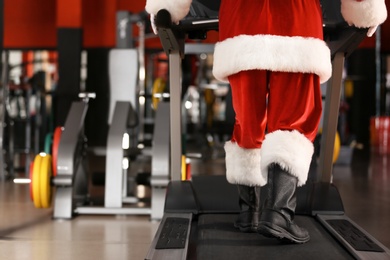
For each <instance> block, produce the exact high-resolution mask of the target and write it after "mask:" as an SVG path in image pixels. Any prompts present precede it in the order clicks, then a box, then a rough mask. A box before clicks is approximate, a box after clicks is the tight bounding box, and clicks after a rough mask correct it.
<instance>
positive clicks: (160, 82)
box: [152, 78, 166, 110]
mask: <svg viewBox="0 0 390 260" xmlns="http://www.w3.org/2000/svg"><path fill="white" fill-rule="evenodd" d="M165 87H166V83H165V80H164V79H162V78H157V79H156V80H155V81H154V83H153V88H152V106H153V109H154V110H156V109H157V107H158V103H159V102H160V100H162V94H163V92H164V90H165Z"/></svg>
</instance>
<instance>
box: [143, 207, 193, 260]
mask: <svg viewBox="0 0 390 260" xmlns="http://www.w3.org/2000/svg"><path fill="white" fill-rule="evenodd" d="M172 218H175V219H185V220H187V221H188V224H187V227H186V230H187V232H186V234H185V241H183V242H184V247H183V248H173V249H171V248H167V249H156V246H157V243H158V241H159V239H160V236H161V234H162V232H164V231H163V229H164V227H165V223H166V221H167V219H172ZM187 221H186V222H187ZM191 222H192V214H191V213H180V214H178V213H165V214H164V218H163V219H162V221H161V223H160V225H159V227H158V230H157V232H156V235H155V237H154V239H153V241H152V244H151V246H150V249H149V252H148V254H147V255H146V257H145V260H152V259H154V260H157V259H158V260H172V259H175V260H185V259H187V252H188V242H189V236H190V233H191Z"/></svg>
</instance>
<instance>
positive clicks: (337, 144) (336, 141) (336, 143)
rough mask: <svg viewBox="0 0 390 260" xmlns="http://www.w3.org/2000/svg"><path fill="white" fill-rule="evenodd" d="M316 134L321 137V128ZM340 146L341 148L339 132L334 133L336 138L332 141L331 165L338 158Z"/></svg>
mask: <svg viewBox="0 0 390 260" xmlns="http://www.w3.org/2000/svg"><path fill="white" fill-rule="evenodd" d="M318 133H319V134H320V135H322V128H320V129H319V130H318ZM340 146H341V141H340V135H339V132H336V136H335V139H334V148H333V158H332V162H333V163H335V162H336V161H337V159H338V158H339V154H340Z"/></svg>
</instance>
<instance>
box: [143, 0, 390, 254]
mask: <svg viewBox="0 0 390 260" xmlns="http://www.w3.org/2000/svg"><path fill="white" fill-rule="evenodd" d="M215 2H216V1H215ZM215 2H214V3H215ZM193 3H195V4H196V7H197V8H199V7H202V5H205V6H207V3H206V2H205V1H202V3H200V1H199V2H197V1H194V2H193ZM321 4H322V9H323V13H324V33H325V40H326V41H327V43H328V45H329V46H330V48H331V54H332V62H333V74H332V78H331V80H330V86H329V87H328V89H327V91H328V93H327V95H326V96H327V99H326V104H325V111H324V121H325V123H324V126H325V127H324V131H323V137H322V143H321V153H320V163H319V172H318V175H319V178H318V182H313V183H308V184H306V185H305V186H303V187H300V188H299V189H298V194H297V198H298V206H297V209H296V215H297V216H296V218H295V222H296V223H297V224H298V225H302V226H305V228H307V229H308V230H309V233H310V236H311V240H310V242H308V243H306V244H303V245H294V246H292V245H290V244H281V243H280V242H279V241H277V240H276V239H268V238H265V237H263V236H260V235H258V234H248V233H241V232H239V231H238V230H236V229H235V228H234V227H233V222H234V219H235V218H236V215H237V213H238V212H239V208H238V203H237V204H236V203H235V202H237V201H238V195H237V190H236V188H235V187H234V186H233V185H230V184H228V183H227V181H226V179H225V176H198V177H196V178H195V176H194V177H193V180H192V182H187V181H184V182H182V181H180V177H179V176H180V154H181V153H180V149H181V140H180V138H173V137H175V136H180V109H177V107H179V104H180V98H179V97H177V96H176V94H175V93H180V59H181V57H182V56H183V55H184V52H183V50H184V37H185V35H186V34H189V32H191V34H192V35H194V34H196V35H204V32H205V31H207V30H211V29H216V28H218V21H215V18H211V19H207V17H204V15H203V17H202V18H196V17H192V18H189V19H184V20H183V21H182V22H180V24H179V25H174V24H172V22H171V20H170V14H169V13H168V12H167V11H165V10H161V11H160V12H159V13H158V14H157V16H156V24H157V26H158V31H159V36H160V39H161V41H162V45H163V47H164V50H165V51H166V52H167V53H168V54H169V60H170V83H171V86H170V90H171V110H170V116H171V125H170V128H171V129H170V136H171V139H170V142H171V151H170V154H171V158H170V159H171V168H170V174H171V179H172V181H171V182H170V184H169V186H168V190H167V196H166V202H165V209H164V218H163V220H162V222H161V224H160V226H159V229H158V231H157V233H156V236H155V238H154V240H153V242H152V244H151V247H150V250H149V252H148V253H147V255H146V257H145V259H258V257H261V258H264V259H282V258H294V257H295V258H300V259H301V258H305V259H352V258H357V259H389V258H390V250H389V249H388V248H386V247H385V246H384V245H382V244H381V243H380V242H379V241H377V240H376V239H375V238H373V237H372V236H371V235H369V234H368V233H367V232H366V231H364V230H362V229H361V228H360V227H359V226H358V225H356V223H354V222H353V221H352V220H351V219H349V218H348V217H347V216H346V215H345V213H344V209H343V205H342V201H341V198H340V195H339V193H338V191H337V188H336V187H335V186H333V185H332V184H331V177H332V160H333V146H334V143H335V142H334V141H335V140H334V138H335V134H336V126H337V115H338V107H339V101H340V87H341V79H342V69H343V65H344V59H345V57H346V56H347V55H348V54H349V53H351V52H352V51H353V50H354V49H355V48H356V47H357V45H358V44H359V43H360V42H361V40H362V39H363V38H365V37H366V32H367V31H366V30H362V29H356V28H352V27H348V26H346V25H345V23H344V22H343V20H342V17H341V14H340V2H339V1H325V0H324V1H321ZM191 10H194V8H191ZM206 11H208V10H207V9H206ZM214 11H215V12H218V9H214ZM215 12H214V13H215ZM194 20H197V21H198V22H199V23H196V22H194ZM208 21H210V23H208ZM196 30H199V31H200V33H196V32H194V31H196ZM177 111H179V112H177ZM262 191H264V189H262ZM302 223H304V224H302ZM319 252H320V253H319Z"/></svg>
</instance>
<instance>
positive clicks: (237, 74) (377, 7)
mask: <svg viewBox="0 0 390 260" xmlns="http://www.w3.org/2000/svg"><path fill="white" fill-rule="evenodd" d="M341 2H342V14H343V16H344V19H345V20H346V21H347V22H348V23H349V24H351V25H355V26H357V27H364V28H369V27H372V28H375V26H377V25H379V24H381V23H382V22H383V21H385V19H386V17H387V11H386V7H385V4H384V0H342V1H341ZM190 4H191V0H170V1H169V0H165V1H163V0H148V1H147V4H146V10H147V11H148V12H149V13H152V14H156V13H157V12H158V10H160V9H167V10H168V11H169V12H170V13H171V15H172V18H173V20H174V21H179V20H180V19H182V18H183V17H184V16H185V15H186V14H187V13H188V11H189V6H190ZM219 20H220V25H219V35H220V36H219V37H220V41H219V42H218V43H217V44H216V46H215V53H214V67H213V73H214V75H215V77H216V78H217V79H219V80H221V81H228V82H230V85H231V88H232V94H233V106H234V110H235V112H236V123H235V126H234V132H233V136H232V139H231V141H229V142H227V143H226V145H225V151H226V169H227V173H226V175H227V179H228V181H229V182H230V183H234V184H242V185H247V186H263V185H265V184H266V183H267V175H268V171H267V169H268V167H269V165H270V164H272V163H277V164H279V165H280V166H281V167H282V168H284V169H285V170H287V171H288V172H289V173H290V174H291V175H294V176H296V177H297V178H298V185H303V184H304V183H305V182H306V180H307V175H308V172H309V166H310V162H311V158H312V154H313V150H314V149H313V144H312V141H313V140H314V138H315V135H316V133H317V128H318V123H319V120H320V117H321V112H322V107H321V104H322V100H321V99H322V98H321V92H320V83H322V82H325V81H327V80H328V79H329V77H330V76H331V69H332V68H331V61H330V50H329V48H328V47H327V45H326V43H325V42H324V41H323V28H322V11H321V6H320V1H319V0H257V1H249V0H222V1H221V7H220V13H219Z"/></svg>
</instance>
